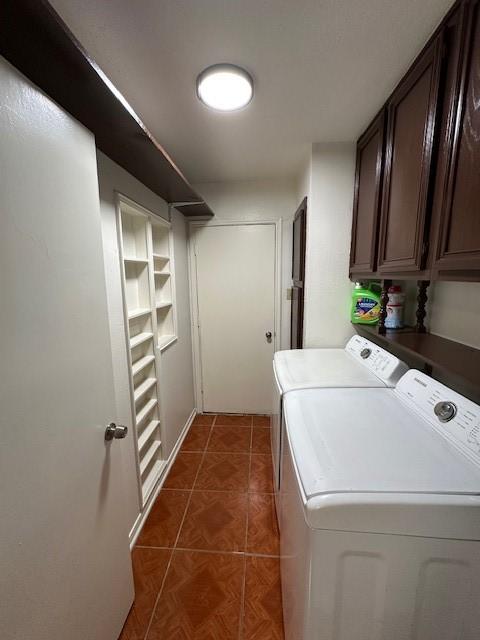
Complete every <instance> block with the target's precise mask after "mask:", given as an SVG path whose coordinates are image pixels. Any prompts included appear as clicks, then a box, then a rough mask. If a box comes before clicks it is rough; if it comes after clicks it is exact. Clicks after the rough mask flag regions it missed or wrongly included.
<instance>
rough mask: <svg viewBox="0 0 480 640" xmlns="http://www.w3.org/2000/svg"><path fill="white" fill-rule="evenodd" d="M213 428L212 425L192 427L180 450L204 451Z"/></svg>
mask: <svg viewBox="0 0 480 640" xmlns="http://www.w3.org/2000/svg"><path fill="white" fill-rule="evenodd" d="M211 430H212V428H211V427H203V426H200V427H190V431H189V432H188V433H187V435H186V437H185V440H184V441H183V444H182V447H181V449H180V451H203V450H204V449H205V448H206V446H207V442H208V437H209V435H210V431H211Z"/></svg>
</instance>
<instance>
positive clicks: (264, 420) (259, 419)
mask: <svg viewBox="0 0 480 640" xmlns="http://www.w3.org/2000/svg"><path fill="white" fill-rule="evenodd" d="M253 426H254V427H269V426H270V416H253Z"/></svg>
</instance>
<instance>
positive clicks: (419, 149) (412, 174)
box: [378, 34, 442, 274]
mask: <svg viewBox="0 0 480 640" xmlns="http://www.w3.org/2000/svg"><path fill="white" fill-rule="evenodd" d="M441 51H442V35H441V34H440V35H439V36H438V37H437V38H435V39H434V40H433V41H432V43H431V44H430V45H429V46H428V48H427V49H425V51H424V52H423V53H422V55H421V56H420V57H419V58H418V59H417V61H416V62H415V64H414V65H413V67H412V68H411V69H410V71H409V72H408V74H407V75H406V76H405V78H404V79H403V80H402V82H401V83H400V85H399V86H398V87H397V89H396V90H395V92H394V94H393V95H392V97H391V99H390V100H389V103H388V122H387V141H386V151H385V176H384V189H383V199H382V214H381V228H380V248H379V259H378V270H379V272H380V273H387V274H388V273H414V272H418V271H421V270H422V269H423V268H424V267H425V259H426V255H427V250H428V247H427V243H426V233H427V232H428V223H429V220H428V217H427V210H428V204H429V194H430V191H431V189H430V187H431V184H430V183H431V164H432V154H433V146H434V139H435V128H436V120H437V102H438V88H439V81H440V65H441Z"/></svg>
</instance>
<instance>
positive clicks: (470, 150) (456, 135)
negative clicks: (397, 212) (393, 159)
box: [432, 0, 480, 280]
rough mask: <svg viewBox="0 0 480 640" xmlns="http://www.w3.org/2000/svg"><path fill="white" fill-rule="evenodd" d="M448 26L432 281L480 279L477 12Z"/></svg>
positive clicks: (474, 5) (463, 9)
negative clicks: (435, 279)
mask: <svg viewBox="0 0 480 640" xmlns="http://www.w3.org/2000/svg"><path fill="white" fill-rule="evenodd" d="M479 4H480V3H479V2H478V0H471V1H470V2H465V3H461V4H460V5H459V7H458V9H457V10H456V11H455V12H454V14H453V15H452V16H450V19H449V21H448V23H447V35H448V40H447V52H448V53H447V70H446V79H445V90H444V99H443V110H442V124H441V136H440V147H439V154H438V162H437V170H436V173H437V180H436V185H435V197H434V202H433V212H434V221H435V225H434V237H435V243H434V252H433V265H432V271H433V277H435V278H437V279H452V280H453V279H454V280H480V8H479Z"/></svg>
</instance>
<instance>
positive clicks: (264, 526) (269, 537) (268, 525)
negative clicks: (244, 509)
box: [247, 493, 280, 556]
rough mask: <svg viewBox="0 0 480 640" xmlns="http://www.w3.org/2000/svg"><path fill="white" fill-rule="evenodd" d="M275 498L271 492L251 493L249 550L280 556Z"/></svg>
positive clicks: (250, 551) (249, 505)
mask: <svg viewBox="0 0 480 640" xmlns="http://www.w3.org/2000/svg"><path fill="white" fill-rule="evenodd" d="M279 543H280V538H279V533H278V524H277V514H276V512H275V499H274V496H273V495H272V494H269V493H250V494H249V503H248V534H247V551H248V552H249V553H261V554H266V555H272V556H278V555H279V553H280V546H279Z"/></svg>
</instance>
